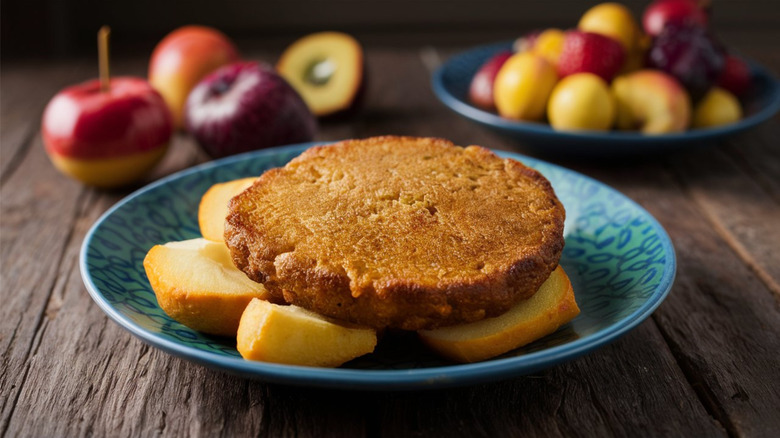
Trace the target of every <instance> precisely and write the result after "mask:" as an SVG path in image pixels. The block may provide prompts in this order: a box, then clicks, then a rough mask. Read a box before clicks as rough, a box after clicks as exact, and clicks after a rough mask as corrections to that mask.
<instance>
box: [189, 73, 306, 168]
mask: <svg viewBox="0 0 780 438" xmlns="http://www.w3.org/2000/svg"><path fill="white" fill-rule="evenodd" d="M185 123H186V127H187V131H189V132H190V133H191V134H192V135H193V136H194V137H195V139H196V140H197V141H198V143H199V144H200V145H201V147H202V148H203V149H204V150H205V151H206V152H207V153H208V154H209V155H210V156H212V157H214V158H219V157H225V156H228V155H233V154H238V153H241V152H247V151H252V150H255V149H263V148H268V147H272V146H278V145H283V144H290V143H301V142H306V141H311V140H312V138H313V137H314V134H315V132H316V130H317V122H316V119H315V118H314V116H313V115H312V114H311V111H309V108H308V107H307V106H306V103H304V101H303V99H301V97H300V96H299V95H298V93H297V92H296V91H295V90H294V89H293V88H292V87H291V86H290V85H289V84H288V83H287V81H285V80H284V79H283V78H282V77H281V76H279V75H278V74H276V72H275V71H274V70H273V68H271V67H270V66H267V65H264V64H260V63H257V62H240V63H236V64H231V65H228V66H225V67H222V68H220V69H219V70H217V71H215V72H214V73H212V74H210V75H208V76H207V77H206V78H204V79H203V80H202V81H201V82H200V83H199V84H198V85H197V86H196V87H195V88H194V89H193V90H192V92H191V93H190V95H189V97H188V98H187V105H186V107H185Z"/></svg>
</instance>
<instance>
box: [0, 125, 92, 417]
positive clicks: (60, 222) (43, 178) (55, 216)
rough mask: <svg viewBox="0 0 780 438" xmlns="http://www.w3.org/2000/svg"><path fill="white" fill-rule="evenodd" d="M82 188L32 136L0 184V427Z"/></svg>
mask: <svg viewBox="0 0 780 438" xmlns="http://www.w3.org/2000/svg"><path fill="white" fill-rule="evenodd" d="M83 193H84V189H83V188H82V187H81V186H80V185H79V184H77V183H75V182H73V181H70V180H68V179H66V178H65V177H63V176H60V175H59V174H57V173H56V172H55V171H54V170H53V168H51V164H50V163H49V162H48V159H47V158H46V157H45V155H44V152H43V149H42V146H41V145H40V138H39V137H37V138H36V140H35V142H34V144H33V145H32V147H31V148H30V151H29V153H28V154H27V155H26V156H25V158H24V159H23V160H22V162H21V163H20V165H19V167H18V169H17V170H16V171H15V172H14V173H13V175H11V177H10V178H9V180H8V181H7V183H6V184H4V185H3V186H2V188H0V197H1V198H2V208H3V210H2V214H3V219H2V223H0V264H1V265H2V270H3V272H2V283H3V284H2V289H3V297H4V299H3V301H4V303H3V304H4V305H3V306H2V309H0V333H2V338H0V352H2V353H1V354H2V365H3V370H4V372H3V373H2V374H0V388H2V393H3V395H4V396H3V397H1V398H0V432H2V431H4V430H5V428H6V427H7V424H8V421H9V420H10V416H11V414H12V413H13V412H14V410H15V405H16V400H17V397H18V395H19V391H20V389H21V388H22V386H23V384H24V382H25V379H26V377H27V373H28V371H29V357H30V355H31V354H32V349H33V344H34V342H35V339H36V337H37V336H39V334H40V329H41V324H42V323H43V318H44V310H45V308H46V305H47V302H48V301H49V297H50V296H51V293H52V291H53V289H54V286H55V283H56V282H57V281H58V278H59V267H60V263H61V261H62V259H63V254H64V251H65V248H66V244H67V242H68V239H69V237H70V235H71V231H72V228H73V224H74V221H75V220H76V219H77V215H78V211H77V207H78V202H79V200H80V198H81V197H82V196H83Z"/></svg>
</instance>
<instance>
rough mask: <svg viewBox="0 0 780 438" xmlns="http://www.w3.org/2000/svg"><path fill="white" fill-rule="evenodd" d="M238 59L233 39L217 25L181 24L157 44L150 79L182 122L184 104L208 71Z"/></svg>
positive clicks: (175, 116)
mask: <svg viewBox="0 0 780 438" xmlns="http://www.w3.org/2000/svg"><path fill="white" fill-rule="evenodd" d="M238 60H239V55H238V50H236V48H235V46H234V45H233V43H232V42H231V41H230V40H229V39H228V37H226V36H225V35H223V34H222V33H221V32H219V31H217V30H216V29H212V28H210V27H204V26H184V27H181V28H179V29H176V30H175V31H173V32H171V33H170V34H168V36H166V37H165V38H163V39H162V41H160V43H159V44H157V47H155V49H154V53H152V59H151V61H150V62H149V82H150V83H151V84H152V86H153V87H154V88H156V89H157V91H159V92H160V94H162V96H163V98H165V102H166V103H167V104H168V107H169V108H170V109H171V113H172V114H173V117H174V121H175V123H176V126H177V127H179V128H181V127H183V126H184V117H183V112H184V104H185V102H186V101H187V96H188V95H189V94H190V91H191V90H192V89H193V87H195V85H196V84H197V83H198V82H200V80H201V79H203V78H204V77H205V76H206V75H207V74H209V73H211V72H213V71H214V70H216V69H218V68H219V67H222V66H224V65H227V64H231V63H233V62H236V61H238Z"/></svg>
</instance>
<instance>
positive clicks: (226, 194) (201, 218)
mask: <svg viewBox="0 0 780 438" xmlns="http://www.w3.org/2000/svg"><path fill="white" fill-rule="evenodd" d="M256 179H257V178H255V177H252V178H242V179H237V180H234V181H228V182H225V183H219V184H214V185H213V186H211V188H209V189H208V190H206V193H204V194H203V197H202V198H200V205H199V206H198V225H200V234H202V235H203V237H205V238H206V239H208V240H211V241H213V242H224V241H225V218H226V217H227V215H228V202H230V198H232V197H234V196H236V195H238V194H239V193H241V192H243V191H244V190H246V189H247V188H248V187H249V186H251V185H252V183H253V182H255V180H256Z"/></svg>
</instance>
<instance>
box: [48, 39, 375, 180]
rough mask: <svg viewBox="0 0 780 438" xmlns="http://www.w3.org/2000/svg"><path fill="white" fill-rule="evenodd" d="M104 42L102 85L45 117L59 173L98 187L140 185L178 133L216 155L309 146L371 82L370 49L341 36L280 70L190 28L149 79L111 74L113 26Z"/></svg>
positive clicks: (157, 52) (165, 51) (164, 52)
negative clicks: (321, 123) (323, 124)
mask: <svg viewBox="0 0 780 438" xmlns="http://www.w3.org/2000/svg"><path fill="white" fill-rule="evenodd" d="M99 41H100V44H99V45H100V65H101V77H100V79H94V80H90V81H87V82H84V83H81V84H77V85H73V86H70V87H67V88H65V89H64V90H62V91H60V92H59V93H58V94H57V95H55V96H54V97H53V98H52V100H51V101H50V102H49V104H48V105H47V107H46V110H45V111H44V116H43V120H42V132H43V140H44V145H45V147H46V152H47V153H48V155H49V157H50V158H51V161H52V163H53V164H54V166H55V167H56V168H57V169H59V170H60V171H61V172H63V173H64V174H66V175H68V176H70V177H72V178H74V179H76V180H79V181H81V182H82V183H84V184H87V185H91V186H96V187H103V188H111V187H120V186H125V185H128V184H130V183H133V182H135V181H138V180H139V179H140V178H142V177H143V176H144V175H145V174H146V173H148V171H149V170H150V169H151V168H153V167H154V166H155V165H156V164H157V163H158V162H159V161H160V159H161V158H162V157H163V155H164V154H165V152H166V150H167V148H168V145H169V143H170V140H171V137H172V135H173V133H174V131H175V130H176V129H179V130H184V131H186V133H188V134H190V135H192V137H193V138H194V139H195V140H196V141H197V143H198V144H199V145H200V146H201V147H202V149H203V150H204V151H205V152H206V153H208V154H209V155H210V156H211V157H213V158H219V157H224V156H227V155H233V154H237V153H241V152H247V151H251V150H256V149H262V148H267V147H272V146H278V145H283V144H290V143H301V142H307V141H311V140H312V139H313V138H314V135H315V134H316V130H317V118H319V117H330V116H333V115H336V114H341V113H346V112H349V111H350V110H352V109H353V108H354V107H355V105H356V104H357V102H358V101H359V99H358V97H359V96H360V94H361V91H362V88H363V83H364V81H363V76H364V61H363V59H364V57H363V50H362V48H361V46H360V44H359V43H358V42H357V41H356V40H355V39H354V38H353V37H351V36H349V35H347V34H344V33H340V32H320V33H315V34H311V35H308V36H305V37H303V38H301V39H300V40H298V41H296V42H295V43H293V44H292V45H291V46H289V47H288V48H287V49H286V50H285V51H284V52H283V54H282V56H281V58H280V61H279V63H278V64H277V65H276V66H275V67H274V66H271V65H269V64H266V63H264V62H257V61H247V60H244V59H242V58H241V56H240V54H239V51H238V49H237V48H236V46H235V44H234V43H233V42H232V41H231V40H230V39H229V38H228V37H227V36H225V35H224V34H223V33H221V32H219V31H218V30H216V29H213V28H209V27H205V26H184V27H182V28H179V29H176V30H174V31H173V32H171V33H170V34H168V35H167V36H166V37H165V38H163V39H162V40H161V41H160V42H159V44H157V46H156V48H155V49H154V52H153V53H152V56H151V60H150V63H149V77H148V81H147V80H146V79H144V78H135V77H109V75H108V71H109V68H108V49H107V48H108V29H107V28H103V29H101V33H100V34H99Z"/></svg>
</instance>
